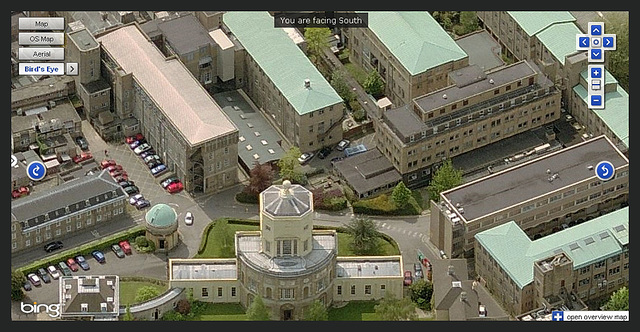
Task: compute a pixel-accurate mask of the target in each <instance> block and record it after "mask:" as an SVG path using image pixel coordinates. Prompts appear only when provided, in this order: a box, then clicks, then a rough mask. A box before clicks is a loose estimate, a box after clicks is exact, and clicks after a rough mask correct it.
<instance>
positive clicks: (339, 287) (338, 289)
mask: <svg viewBox="0 0 640 332" xmlns="http://www.w3.org/2000/svg"><path fill="white" fill-rule="evenodd" d="M336 292H337V294H338V295H342V286H340V285H338V287H337V288H336Z"/></svg>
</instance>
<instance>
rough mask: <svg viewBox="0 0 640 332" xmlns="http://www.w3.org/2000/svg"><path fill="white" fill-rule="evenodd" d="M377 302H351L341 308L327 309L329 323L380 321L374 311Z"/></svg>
mask: <svg viewBox="0 0 640 332" xmlns="http://www.w3.org/2000/svg"><path fill="white" fill-rule="evenodd" d="M376 304H377V301H351V302H349V304H347V305H346V306H344V307H341V308H329V320H330V321H376V320H380V318H378V315H376V311H375V309H374V307H375V305H376Z"/></svg>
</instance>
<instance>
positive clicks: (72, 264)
mask: <svg viewBox="0 0 640 332" xmlns="http://www.w3.org/2000/svg"><path fill="white" fill-rule="evenodd" d="M67 266H68V267H69V268H70V269H71V271H73V272H77V271H78V263H76V260H75V259H73V258H69V259H67Z"/></svg>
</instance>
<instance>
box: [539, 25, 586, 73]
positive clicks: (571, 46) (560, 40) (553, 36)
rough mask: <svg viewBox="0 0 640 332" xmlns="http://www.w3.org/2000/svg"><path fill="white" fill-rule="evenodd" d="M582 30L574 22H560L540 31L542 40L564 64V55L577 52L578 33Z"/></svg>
mask: <svg viewBox="0 0 640 332" xmlns="http://www.w3.org/2000/svg"><path fill="white" fill-rule="evenodd" d="M578 34H582V31H580V29H579V28H578V27H577V26H576V25H575V23H573V22H567V23H558V24H554V25H552V26H550V27H549V28H547V29H544V30H542V31H540V33H538V35H537V37H538V39H539V40H540V42H541V43H542V44H543V45H544V46H545V47H546V48H547V49H548V50H549V52H551V54H553V56H554V57H555V58H556V59H557V60H558V61H559V62H560V63H561V64H562V65H564V57H565V56H567V55H570V54H573V53H576V35H578Z"/></svg>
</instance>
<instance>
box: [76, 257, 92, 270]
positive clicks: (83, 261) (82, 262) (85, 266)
mask: <svg viewBox="0 0 640 332" xmlns="http://www.w3.org/2000/svg"><path fill="white" fill-rule="evenodd" d="M76 263H78V265H80V268H81V269H83V270H85V271H88V270H90V269H91V267H90V266H89V262H87V260H86V259H85V258H84V256H82V255H78V256H76Z"/></svg>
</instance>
